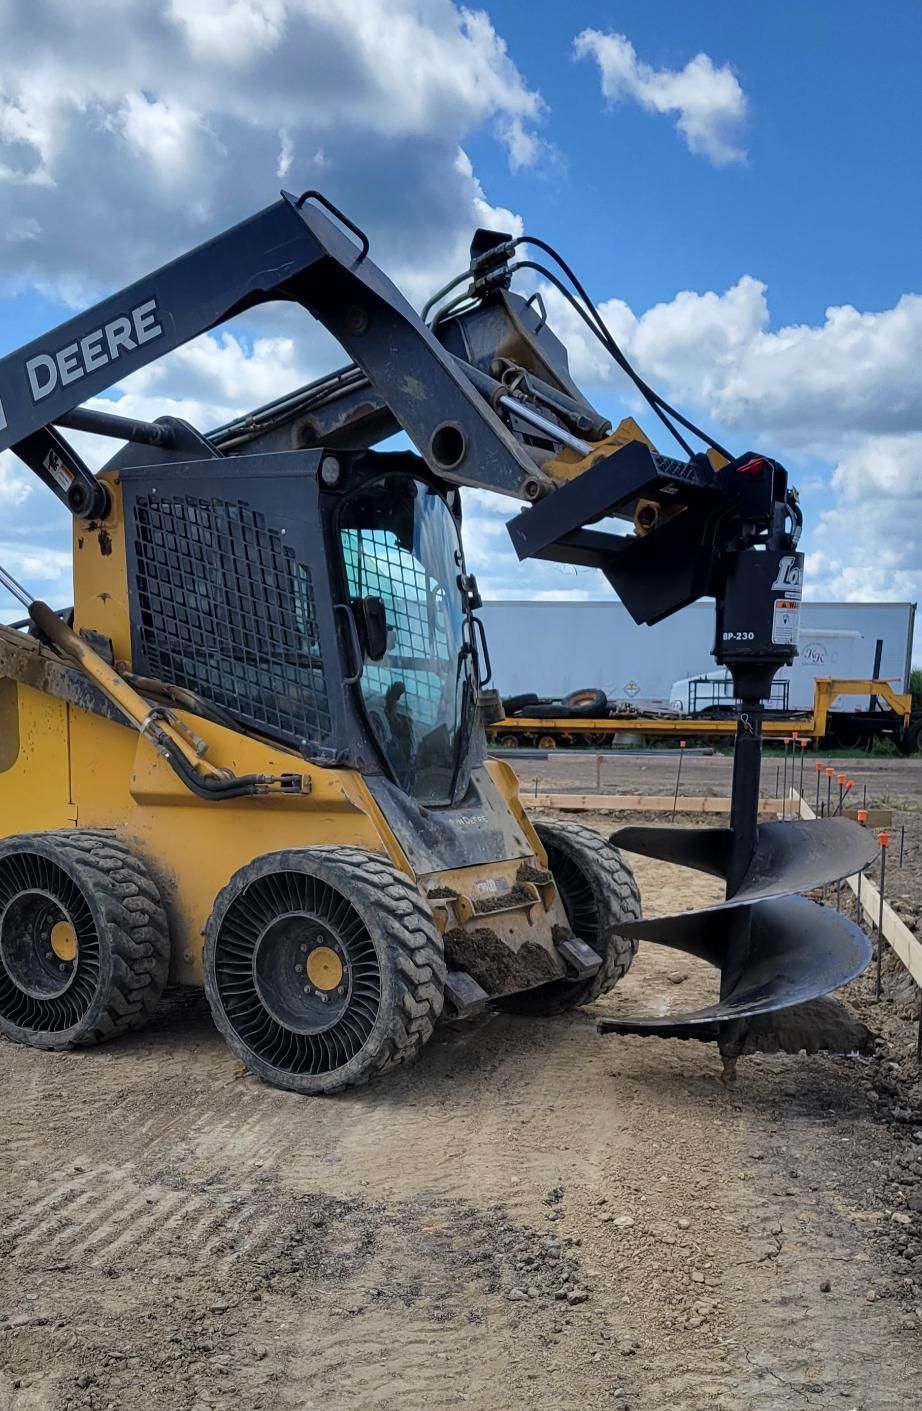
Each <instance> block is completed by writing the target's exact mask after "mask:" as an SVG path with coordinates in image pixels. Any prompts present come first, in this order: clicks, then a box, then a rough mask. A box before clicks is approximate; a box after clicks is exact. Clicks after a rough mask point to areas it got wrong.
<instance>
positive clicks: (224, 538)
mask: <svg viewBox="0 0 922 1411" xmlns="http://www.w3.org/2000/svg"><path fill="white" fill-rule="evenodd" d="M134 547H135V563H136V586H137V594H138V608H139V620H138V635H139V638H140V645H141V649H142V652H143V655H144V658H145V660H144V665H143V670H144V673H145V674H146V675H149V676H153V677H156V678H158V679H159V680H161V681H167V682H170V683H172V684H173V685H177V686H184V687H185V688H186V689H188V690H192V691H196V692H198V694H199V695H201V696H204V697H205V698H206V699H208V700H210V701H214V702H215V703H216V704H218V705H220V706H223V707H224V708H225V709H226V710H229V711H230V712H231V713H232V714H234V715H235V716H237V717H238V718H239V719H240V720H241V721H244V722H246V723H249V724H253V725H256V726H258V727H260V728H262V729H264V730H265V731H266V732H267V733H269V734H275V735H279V736H282V737H284V738H287V739H294V740H297V741H299V742H300V741H302V740H303V741H309V742H317V743H320V742H322V741H324V740H327V739H329V737H330V734H331V731H332V722H331V715H330V705H329V698H328V695H327V688H326V680H325V675H324V668H323V661H322V657H321V651H320V641H319V636H318V629H317V612H316V603H315V599H314V591H313V586H312V583H311V575H310V570H309V569H308V568H307V567H306V566H305V565H304V564H302V563H299V562H298V561H297V558H296V556H295V554H294V552H293V551H292V550H291V549H290V548H288V546H287V545H285V544H284V542H283V539H282V535H281V531H280V530H278V529H275V528H272V527H271V526H270V525H268V524H267V523H266V519H265V516H264V515H263V514H261V513H259V512H258V511H256V510H253V509H252V508H251V507H250V506H249V505H247V504H245V503H243V502H242V501H240V502H237V503H232V502H229V501H225V500H220V499H203V498H198V497H195V496H191V495H175V496H152V495H151V496H147V495H142V496H138V498H137V499H136V501H135V505H134ZM140 669H141V668H140V667H139V666H138V665H135V670H136V671H138V670H140Z"/></svg>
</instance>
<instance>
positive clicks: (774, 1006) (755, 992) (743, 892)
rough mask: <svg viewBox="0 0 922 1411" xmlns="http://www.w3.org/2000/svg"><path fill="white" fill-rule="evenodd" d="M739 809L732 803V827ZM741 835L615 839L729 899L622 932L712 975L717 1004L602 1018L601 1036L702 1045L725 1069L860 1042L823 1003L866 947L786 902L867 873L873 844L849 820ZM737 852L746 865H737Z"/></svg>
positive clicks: (827, 918)
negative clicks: (719, 881) (716, 883)
mask: <svg viewBox="0 0 922 1411" xmlns="http://www.w3.org/2000/svg"><path fill="white" fill-rule="evenodd" d="M745 752H746V746H745V745H744V747H743V754H744V755H745ZM737 763H738V764H739V755H738V758H737ZM743 792H744V794H745V793H746V792H747V791H746V790H745V789H744V790H743ZM750 802H751V800H750ZM739 805H740V800H739V799H738V798H737V799H735V811H736V812H737V818H738V821H739ZM747 806H748V804H747ZM731 817H732V815H731ZM749 837H750V838H751V840H752V841H751V846H748V845H747V836H746V830H745V828H741V827H739V826H738V827H737V828H734V827H730V828H704V829H690V828H666V827H653V828H644V827H637V828H633V827H632V828H622V829H619V830H618V831H617V832H616V833H614V834H613V835H612V837H611V842H612V844H613V845H614V846H615V847H617V848H620V849H623V850H624V851H626V852H635V853H640V854H642V855H644V856H646V857H655V858H659V859H661V860H662V861H664V862H673V863H678V864H679V865H681V866H683V867H690V868H694V869H696V870H698V871H701V872H707V873H709V874H711V875H712V876H715V877H721V878H723V879H724V880H725V881H726V882H727V899H726V900H725V901H723V902H720V903H718V904H716V905H714V906H710V907H705V908H704V909H702V910H699V911H693V912H687V911H686V912H679V913H677V914H675V915H669V916H659V917H645V918H644V919H643V920H641V921H634V922H631V923H629V924H628V925H626V926H625V927H624V928H623V934H624V935H626V936H630V937H632V938H633V939H635V940H638V941H639V940H643V941H647V942H651V943H653V944H655V945H663V946H671V947H672V948H673V949H675V950H679V951H684V952H685V953H686V954H687V955H693V956H696V957H698V958H699V959H700V960H706V961H707V962H708V963H709V964H711V965H713V966H715V967H716V968H717V969H718V970H719V971H720V974H721V984H720V998H719V1000H718V1001H717V1002H716V1003H715V1004H711V1005H708V1006H706V1007H705V1008H703V1009H699V1010H696V1011H694V1012H693V1013H690V1014H684V1015H681V1016H676V1015H668V1016H664V1017H659V1018H657V1017H651V1018H638V1019H629V1018H625V1019H622V1018H615V1017H612V1018H606V1019H603V1020H601V1021H600V1023H599V1029H600V1031H601V1032H602V1033H618V1034H644V1035H650V1036H654V1035H655V1036H659V1037H661V1038H674V1039H702V1040H711V1041H714V1042H716V1043H717V1044H718V1045H719V1047H720V1051H721V1053H722V1054H723V1055H724V1057H725V1058H726V1059H731V1060H732V1059H735V1058H737V1057H739V1056H740V1055H741V1054H745V1053H754V1052H777V1051H779V1050H783V1051H785V1052H798V1051H799V1050H800V1049H807V1050H808V1052H816V1051H818V1050H820V1049H833V1050H835V1051H840V1052H842V1051H844V1052H849V1051H851V1050H852V1049H855V1048H862V1047H864V1046H865V1045H866V1043H867V1041H868V1038H869V1035H868V1032H867V1030H866V1029H865V1028H864V1026H863V1025H862V1024H860V1023H859V1022H858V1021H857V1020H855V1019H854V1018H853V1016H852V1015H851V1014H850V1012H849V1011H848V1010H847V1009H846V1008H845V1006H843V1005H840V1004H839V1003H838V1002H837V1001H835V1000H832V999H824V998H822V997H823V996H826V995H828V994H829V992H830V991H831V990H835V989H837V988H838V987H839V986H840V985H844V984H846V983H847V982H848V981H849V980H853V979H854V978H855V976H856V975H859V974H860V973H861V971H862V970H864V968H865V966H866V965H867V964H868V961H869V960H870V958H871V943H870V941H869V940H868V938H867V936H865V935H864V933H863V932H862V931H861V930H860V929H859V927H858V926H856V925H855V924H854V923H853V922H852V921H849V920H848V919H847V918H846V917H845V916H843V915H841V914H840V913H839V912H838V911H835V910H833V909H832V908H831V907H825V906H822V905H820V904H818V903H816V902H813V901H810V900H808V899H807V898H806V897H803V896H798V895H795V894H796V893H798V892H801V891H807V890H811V889H813V888H815V887H821V886H827V885H829V884H830V883H833V882H837V881H839V880H841V879H842V878H845V877H851V876H853V875H854V874H855V873H856V872H860V871H861V870H862V869H863V868H865V867H867V866H868V864H869V863H871V862H873V860H874V858H875V856H876V847H875V845H874V839H873V837H872V836H871V835H870V834H868V833H867V832H866V831H865V830H864V829H863V828H861V827H859V826H858V824H857V823H853V822H851V820H850V819H846V818H825V819H823V818H820V819H812V820H790V821H781V822H773V823H762V824H756V825H755V827H754V829H753V830H752V832H751V833H750V834H749ZM742 848H746V851H747V853H748V860H745V858H743V859H741V857H740V852H741V849H742ZM743 861H745V866H743V865H741V864H742V862H743ZM731 886H732V893H731Z"/></svg>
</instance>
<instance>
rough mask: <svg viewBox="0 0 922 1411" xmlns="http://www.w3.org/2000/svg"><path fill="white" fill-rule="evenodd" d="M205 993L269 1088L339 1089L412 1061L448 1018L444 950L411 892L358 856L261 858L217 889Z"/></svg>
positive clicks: (351, 852)
mask: <svg viewBox="0 0 922 1411" xmlns="http://www.w3.org/2000/svg"><path fill="white" fill-rule="evenodd" d="M203 960H204V967H205V993H206V995H207V996H208V1003H209V1004H210V1006H211V1012H212V1015H213V1016H214V1021H215V1023H216V1025H217V1026H218V1028H219V1029H220V1031H221V1033H222V1034H223V1035H224V1038H225V1039H226V1040H227V1043H228V1045H229V1047H230V1048H231V1049H232V1050H233V1052H234V1053H235V1054H236V1055H237V1056H238V1058H241V1059H242V1060H243V1062H244V1063H245V1064H246V1066H247V1067H248V1068H249V1069H250V1071H251V1072H253V1073H255V1074H256V1075H257V1077H260V1078H263V1079H264V1080H265V1081H266V1082H269V1083H273V1084H274V1085H275V1086H276V1087H279V1088H287V1089H288V1090H289V1091H291V1092H296V1093H305V1094H319V1093H333V1092H338V1091H340V1089H342V1088H346V1087H352V1086H355V1085H356V1084H359V1083H365V1082H367V1081H368V1079H369V1078H372V1077H374V1076H375V1075H376V1074H378V1073H383V1072H385V1071H386V1070H387V1069H389V1068H393V1067H395V1066H396V1065H397V1064H399V1063H403V1062H405V1061H406V1060H407V1059H410V1058H415V1057H416V1055H417V1053H418V1052H419V1050H420V1049H421V1048H422V1047H423V1045H424V1044H425V1043H426V1042H427V1040H428V1039H429V1037H430V1036H431V1034H432V1030H433V1028H434V1026H435V1022H436V1020H437V1019H438V1017H439V1015H440V1014H441V1012H442V1004H443V998H444V990H445V979H446V968H445V958H444V954H443V950H442V942H441V938H440V936H439V933H438V931H437V930H436V927H435V923H434V921H433V919H432V915H431V912H430V911H429V908H428V907H427V906H426V904H425V902H424V900H423V897H422V894H421V892H420V891H419V888H418V887H417V886H416V885H415V883H413V882H411V881H410V879H409V878H408V877H406V876H405V875H404V873H402V872H400V871H398V869H397V868H396V867H395V866H394V865H393V863H391V862H389V861H388V860H387V859H386V858H383V857H381V856H380V855H378V854H376V853H371V852H366V851H365V850H364V849H363V848H351V847H318V848H305V849H301V850H291V851H286V852H275V853H266V854H265V855H264V856H263V857H258V858H256V860H255V861H253V862H251V863H248V864H247V865H246V866H245V867H242V868H241V869H240V871H239V872H237V873H236V874H235V876H234V877H232V878H231V880H230V882H229V883H228V885H227V886H226V887H225V888H224V890H223V891H222V892H221V893H220V894H219V896H218V898H217V900H216V902H215V905H214V910H213V911H212V913H211V916H210V917H209V919H208V923H207V925H206V927H205V950H204V956H203Z"/></svg>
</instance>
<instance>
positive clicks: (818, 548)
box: [0, 0, 922, 611]
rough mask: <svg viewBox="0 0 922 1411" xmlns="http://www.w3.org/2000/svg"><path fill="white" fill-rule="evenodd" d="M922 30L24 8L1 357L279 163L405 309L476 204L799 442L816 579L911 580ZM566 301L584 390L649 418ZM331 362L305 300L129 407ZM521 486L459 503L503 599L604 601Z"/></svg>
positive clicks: (220, 391)
mask: <svg viewBox="0 0 922 1411" xmlns="http://www.w3.org/2000/svg"><path fill="white" fill-rule="evenodd" d="M12 9H16V10H18V11H19V13H18V14H12V13H10V11H11V10H12ZM94 22H95V23H94ZM99 32H106V33H107V34H108V36H109V42H108V43H107V45H105V46H100V45H99V43H98V41H97V39H96V38H95V36H96V35H98V33H99ZM49 35H54V44H53V45H51V44H50V43H49V39H48V36H49ZM920 40H922V10H920V9H919V7H918V6H917V5H915V4H909V3H899V2H898V3H893V4H890V5H888V6H887V7H886V9H885V10H878V11H874V12H873V13H872V11H871V8H870V7H869V6H867V5H866V4H861V5H859V4H857V3H853V2H852V0H847V2H846V3H832V0H814V3H812V4H811V5H809V6H805V5H803V4H794V3H790V0H781V2H780V3H776V4H774V5H772V6H770V7H755V6H749V5H740V4H738V3H736V4H731V3H725V2H724V0H710V3H708V4H707V5H690V4H688V3H685V2H684V0H683V2H682V3H680V2H679V0H659V3H657V4H654V5H651V4H649V3H646V4H641V3H635V0H623V3H617V4H614V3H609V4H602V3H596V2H595V0H582V3H580V0H576V3H571V4H569V5H566V6H559V5H554V6H552V5H549V4H547V5H524V4H522V3H520V2H519V3H513V2H512V0H494V2H493V3H490V4H487V5H486V6H485V7H482V8H478V9H472V10H463V9H461V7H459V6H456V5H454V4H452V3H451V0H415V3H411V0H323V3H321V0H238V3H232V0H183V3H181V4H180V3H179V0H153V3H140V0H85V3H84V4H83V5H82V6H81V7H80V12H79V14H77V13H76V12H75V7H73V5H72V4H66V3H64V0H35V3H34V4H32V5H30V7H29V9H28V11H27V12H24V11H23V8H22V7H7V8H6V9H5V10H4V12H3V13H2V14H0V193H2V199H3V210H4V216H3V219H2V221H0V352H6V351H8V350H9V349H11V348H14V347H16V346H18V345H19V344H20V343H22V342H24V341H26V340H27V339H29V338H31V337H33V336H35V335H36V334H38V333H39V332H41V331H42V330H44V329H46V328H48V327H50V326H51V325H53V324H54V323H56V322H58V321H60V319H62V318H64V317H67V316H68V315H69V314H70V313H71V312H72V311H73V308H74V307H75V306H80V305H81V304H82V303H84V302H86V301H90V300H92V299H93V298H95V297H98V296H99V295H101V294H102V293H104V292H107V291H109V290H111V289H112V288H115V287H118V286H119V285H120V284H122V283H127V282H129V281H130V280H132V279H134V278H136V277H138V276H139V275H141V274H143V273H144V272H145V271H147V270H149V269H151V268H153V267H155V266H156V265H157V264H158V263H161V262H162V261H164V260H166V259H168V258H170V257H171V256H172V255H174V254H176V253H178V252H179V251H180V250H181V249H183V248H188V247H189V246H191V245H193V244H196V243H198V242H199V241H200V240H202V239H205V238H207V237H208V236H209V235H210V234H213V233H214V232H215V231H217V230H219V229H221V228H223V227H224V226H225V225H227V224H230V223H231V222H232V221H234V220H236V219H239V218H241V217H242V216H244V215H246V214H248V213H249V212H250V211H252V210H254V209H257V208H258V207H259V206H260V205H263V204H266V203H267V202H268V201H270V200H272V199H273V198H274V195H275V193H276V192H277V189H278V187H279V185H281V184H282V183H284V184H285V185H288V186H290V187H292V188H299V187H305V186H309V185H310V186H314V185H316V186H320V187H321V188H322V189H324V190H327V191H328V192H329V194H330V195H331V197H332V198H333V199H334V200H336V201H337V202H339V203H340V204H341V205H343V206H344V208H345V209H347V210H349V211H350V212H352V213H354V214H355V216H356V218H357V219H359V221H360V222H361V223H362V224H363V225H365V226H366V227H367V228H368V229H369V231H370V232H371V235H372V240H373V254H374V255H375V257H376V258H377V259H378V261H379V263H381V264H382V265H383V266H384V267H385V268H387V269H388V270H389V272H391V273H392V275H393V276H394V277H395V278H396V280H397V282H398V283H401V284H402V285H403V286H404V287H405V288H406V289H407V292H408V293H409V295H410V297H411V298H413V299H414V300H415V301H416V302H417V303H421V302H422V300H423V299H424V298H425V296H426V294H427V293H428V292H429V291H430V290H431V289H433V288H434V287H436V286H437V285H438V284H439V283H440V282H442V280H443V279H444V278H446V277H447V276H448V275H450V274H452V273H454V272H455V271H456V270H457V269H458V268H460V266H461V265H462V263H463V261H464V253H465V248H466V244H467V241H468V240H469V238H470V233H471V231H472V229H473V227H474V226H475V225H477V224H478V223H487V224H493V225H496V226H499V227H503V226H510V225H511V226H513V227H514V228H515V229H517V230H521V229H526V230H528V231H532V232H534V233H535V234H539V235H541V236H543V237H544V238H546V239H549V240H550V241H551V242H552V243H554V244H556V245H557V246H558V247H559V248H560V250H561V251H562V252H563V253H564V254H565V256H566V258H567V259H568V260H569V261H570V262H571V263H572V264H573V265H574V266H575V268H576V269H577V270H578V271H579V272H580V273H581V274H582V276H583V277H584V279H585V281H586V282H587V284H588V286H589V288H590V290H591V291H592V292H593V293H594V295H595V297H596V298H597V299H598V300H599V301H600V302H602V303H604V305H605V308H606V312H607V314H608V316H609V318H610V320H611V323H612V326H613V327H614V329H615V332H616V334H617V335H618V336H619V337H620V338H622V340H623V342H624V345H625V347H626V348H627V350H628V351H629V353H630V355H631V356H632V357H633V359H634V360H635V362H636V363H637V365H638V366H639V368H640V370H641V371H642V372H643V373H644V375H645V376H646V377H647V378H648V380H650V381H652V382H653V383H654V385H657V386H659V387H660V389H661V390H662V391H663V392H664V393H665V394H666V395H667V396H668V397H670V398H671V399H672V400H674V401H678V402H679V403H680V404H681V405H682V406H684V407H685V408H686V409H687V410H688V411H689V412H691V413H693V414H694V415H695V416H696V417H698V418H701V419H704V420H705V421H706V422H707V423H708V424H709V425H710V426H711V427H712V428H713V429H714V430H716V431H718V432H719V433H720V436H721V439H723V440H724V441H725V442H726V443H727V444H729V445H730V446H731V447H733V448H735V449H738V450H742V449H745V448H747V447H748V446H750V445H753V446H758V447H760V448H763V449H766V450H768V451H770V452H771V453H773V454H776V455H778V456H779V457H780V458H781V459H783V460H785V462H786V463H787V464H788V466H789V467H790V469H791V471H792V473H793V477H794V480H795V482H796V483H798V484H799V485H800V488H801V491H802V496H803V502H804V510H805V518H806V522H807V530H806V534H805V546H806V548H807V550H808V553H809V559H808V579H807V587H808V592H809V593H810V594H811V595H812V596H814V597H843V598H850V599H852V600H861V599H864V598H868V597H871V598H888V597H893V598H900V599H907V598H910V599H915V598H916V597H917V596H918V591H919V585H920V582H922V512H920V510H919V507H918V496H917V493H916V491H915V485H916V482H917V480H918V477H919V473H920V471H922V374H920V366H922V358H920V354H922V272H920V270H919V234H918V233H919V226H920V204H922V195H920V182H919V171H918V167H919V157H918V131H919V127H920V117H922V97H920V86H919V84H918V78H917V71H918V63H919V57H920V52H922V44H920ZM114 52H118V53H119V55H120V59H119V63H118V65H114V64H113V63H112V61H111V55H112V53H114ZM548 302H549V307H550V310H551V317H552V322H554V323H555V324H556V325H557V326H558V331H559V332H560V333H561V335H562V336H563V337H564V338H565V339H566V340H567V341H568V343H570V345H571V348H572V360H573V366H574V370H575V372H576V375H577V377H578V379H579V380H580V381H581V383H582V384H583V385H584V386H585V387H586V389H587V391H588V392H589V393H590V395H591V396H592V397H593V399H594V400H595V401H596V402H597V403H598V404H599V405H600V406H601V407H602V408H603V409H604V410H606V411H607V412H609V413H610V414H611V413H617V412H619V411H620V410H623V409H624V408H625V407H627V408H628V409H632V410H633V409H634V408H633V404H632V403H631V401H630V398H629V397H628V396H627V394H626V391H625V388H624V385H623V382H622V381H621V380H620V378H619V377H614V376H612V374H611V371H610V369H608V368H606V367H604V366H602V365H601V364H600V363H599V361H598V359H597V358H596V357H595V355H594V353H593V351H592V350H591V349H589V348H588V347H587V346H586V344H585V342H584V340H583V339H582V336H581V333H580V332H579V330H578V328H577V327H576V326H575V325H574V323H573V320H572V318H570V317H569V316H568V314H567V311H566V310H565V309H563V308H561V307H560V306H559V303H555V301H554V300H553V299H549V300H548ZM830 310H831V311H833V312H829V311H830ZM336 357H337V354H336V350H331V349H330V348H329V345H328V344H327V343H326V342H325V340H324V339H322V338H319V337H317V336H316V335H315V334H313V333H312V332H310V331H309V330H307V331H306V330H304V329H303V328H302V326H301V325H296V324H295V322H294V321H293V320H292V319H291V318H290V317H287V316H278V317H276V318H269V317H261V318H260V320H259V321H258V322H251V323H250V324H248V325H246V326H245V327H244V328H242V329H235V330H233V331H232V333H231V335H230V336H228V337H223V338H222V337H220V336H213V337H211V338H208V339H205V340H201V341H200V343H199V344H197V345H196V346H194V347H193V348H191V349H188V350H186V352H185V353H184V354H181V355H177V356H176V357H174V358H173V359H171V360H170V361H169V363H168V364H166V365H162V366H160V367H158V368H155V369H151V370H148V371H146V372H144V373H142V374H137V375H136V376H135V377H134V378H133V379H131V381H130V382H129V383H128V384H127V385H126V387H125V389H124V394H125V397H126V407H127V408H129V409H133V410H135V411H137V412H138V414H142V415H156V414H158V413H159V412H160V411H170V412H173V413H179V414H183V415H186V416H188V417H189V418H190V419H191V420H195V421H199V422H200V423H201V424H203V425H206V426H207V425H210V424H214V423H215V422H217V421H220V420H222V419H224V417H225V416H226V415H228V414H230V413H232V412H235V411H238V410H242V409H245V408H246V407H248V406H250V405H254V404H256V403H258V402H259V401H262V400H265V399H267V398H268V397H270V396H272V395H275V394H277V393H279V392H281V391H283V390H286V389H287V388H288V387H289V386H291V385H295V384H297V382H298V381H300V380H303V379H304V378H306V377H309V376H314V375H317V374H318V373H319V372H321V371H323V370H324V369H325V368H326V367H328V366H330V365H332V363H333V362H334V361H335V360H336ZM641 419H642V420H648V419H646V418H641ZM83 448H84V450H85V451H86V453H87V454H88V455H89V456H93V455H94V454H96V452H95V451H94V448H92V447H91V446H90V445H89V444H88V443H83ZM664 449H665V445H664ZM514 510H515V506H514V505H512V504H509V505H504V504H503V503H502V502H499V501H497V500H495V499H493V498H491V497H486V496H474V497H470V498H469V505H468V516H467V524H468V535H469V545H468V548H469V555H470V558H471V560H472V565H473V567H474V568H475V569H476V571H477V572H478V575H479V577H480V578H481V581H482V582H483V583H484V585H485V586H486V589H487V591H488V592H489V593H491V594H493V595H504V596H513V595H515V596H527V597H534V596H541V595H543V596H556V595H561V594H563V595H568V596H604V595H606V593H607V592H608V590H607V588H606V587H605V586H604V584H603V583H602V582H601V581H600V580H599V579H598V578H597V577H596V576H595V575H594V574H591V573H586V572H583V573H574V572H573V571H572V570H569V569H562V568H560V567H555V566H552V565H540V564H535V565H529V566H526V567H525V568H520V567H519V566H518V565H517V563H516V561H515V560H514V557H513V556H512V554H511V551H510V550H509V549H508V548H507V547H506V540H505V532H504V529H503V520H504V518H506V517H508V515H509V513H510V512H514ZM0 512H2V515H3V528H2V531H0V556H2V558H0V561H3V562H6V563H7V564H8V566H9V567H11V568H12V569H13V571H14V572H16V573H17V574H18V576H20V577H22V578H23V579H25V580H28V581H29V583H30V584H31V586H32V587H33V589H34V590H35V591H37V592H40V593H42V594H45V595H46V596H48V597H49V599H51V600H52V601H55V602H58V603H61V602H64V601H67V600H68V593H69V580H68V551H67V543H68V531H69V523H68V520H67V516H66V515H65V514H64V512H63V511H62V510H60V508H59V507H58V506H57V504H56V502H55V501H53V499H52V498H51V496H50V495H49V494H48V493H47V492H46V491H44V490H43V489H42V488H41V487H40V486H38V485H35V486H31V485H30V484H29V483H28V481H27V480H25V479H23V477H22V476H21V475H20V472H19V470H18V469H17V466H16V463H15V462H13V461H12V459H11V458H10V457H8V456H4V457H2V458H0ZM7 606H8V604H7V603H6V602H5V601H0V611H2V610H4V609H5V608H6V607H7Z"/></svg>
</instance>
